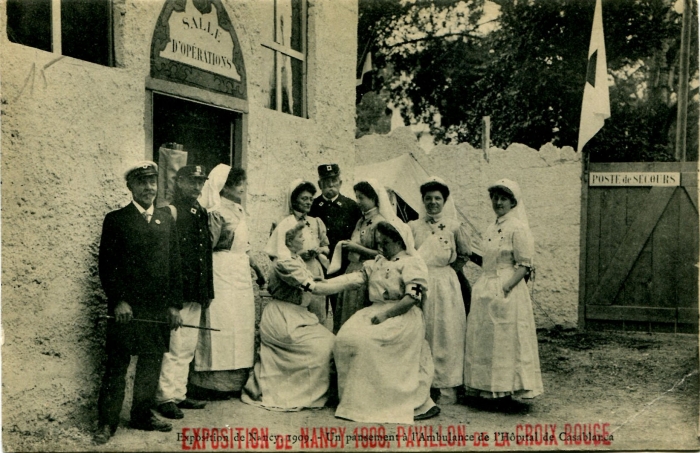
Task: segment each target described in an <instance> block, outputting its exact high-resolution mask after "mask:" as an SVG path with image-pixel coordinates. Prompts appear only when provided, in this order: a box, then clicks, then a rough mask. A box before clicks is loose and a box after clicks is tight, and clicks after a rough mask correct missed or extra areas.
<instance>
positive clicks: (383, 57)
mask: <svg viewBox="0 0 700 453" xmlns="http://www.w3.org/2000/svg"><path fill="white" fill-rule="evenodd" d="M379 3H381V5H382V6H381V7H380V5H379ZM497 3H498V5H499V6H500V15H499V16H498V19H497V22H496V23H495V24H494V25H496V27H495V28H494V29H492V30H490V31H489V30H485V29H484V28H483V26H481V27H480V24H482V23H483V11H484V3H483V0H466V1H448V0H442V1H432V2H430V1H416V2H413V3H401V2H398V1H393V0H390V1H386V2H384V1H383V2H376V1H371V0H361V1H360V11H361V18H360V22H361V28H360V30H361V33H360V40H361V41H360V45H361V46H362V45H363V44H364V43H363V41H362V39H364V38H365V37H366V36H368V35H369V36H371V37H372V38H373V41H372V42H373V43H374V44H372V46H371V47H369V48H368V50H372V51H374V53H373V57H374V59H375V64H376V65H377V66H378V67H379V68H381V69H382V70H381V71H379V72H377V73H376V75H375V77H376V79H377V82H378V83H379V84H380V85H381V87H382V89H383V90H385V91H384V92H385V93H386V94H387V97H388V98H389V99H390V100H391V101H392V102H393V103H394V104H395V105H397V106H400V107H401V109H402V115H403V116H404V119H405V120H406V121H408V122H411V123H417V122H424V123H427V124H429V125H430V127H431V132H432V134H433V135H434V136H435V138H436V141H438V142H444V143H452V142H464V141H466V142H470V143H473V144H474V143H479V142H480V140H481V119H482V117H483V116H486V115H489V116H491V124H492V135H491V138H492V142H493V143H494V144H495V145H497V146H507V145H508V144H510V143H513V142H519V143H524V144H527V145H529V146H531V147H533V148H539V147H540V146H541V145H543V144H545V143H548V142H553V143H554V144H555V145H557V146H565V145H570V146H574V147H575V146H576V142H577V139H578V123H579V117H580V108H581V100H582V95H583V86H584V82H585V73H586V65H587V52H588V45H589V40H590V33H591V23H592V18H593V10H594V5H595V2H594V1H592V0H497ZM673 3H674V2H673V0H603V22H604V30H605V40H606V52H607V64H608V73H609V77H610V78H611V79H612V81H613V82H614V83H613V84H612V85H611V87H610V100H611V111H612V116H611V118H610V119H609V120H607V121H606V125H605V127H604V128H603V130H602V131H601V132H600V133H599V134H598V135H597V136H596V137H595V138H594V139H593V140H592V141H591V142H589V144H588V145H587V146H586V149H587V150H588V151H589V152H590V153H591V159H592V160H598V161H605V160H608V161H610V160H613V161H614V160H617V161H621V160H670V159H671V158H672V156H673V137H674V134H675V132H674V131H675V117H676V97H675V91H676V89H677V86H678V64H679V58H678V53H679V47H680V34H681V33H680V31H681V15H680V14H678V13H677V12H676V11H674V9H673ZM691 3H693V5H695V2H691ZM694 7H695V8H697V6H694ZM366 11H369V13H367V15H366V14H365V12H366ZM382 12H388V13H387V14H382ZM695 14H697V12H695ZM695 17H697V16H695ZM363 21H364V25H362V24H363ZM691 22H692V23H693V24H694V30H693V33H692V36H693V37H694V38H693V39H691V42H693V43H697V20H693V21H691ZM362 27H364V28H362ZM362 30H367V31H366V32H365V33H364V35H363V33H362ZM367 42H370V40H368V41H367ZM692 48H693V52H692V54H691V66H690V67H691V77H692V78H694V79H696V78H697V61H698V60H697V58H698V57H697V48H696V46H692ZM696 93H697V90H696V91H695V93H693V94H696ZM696 110H697V104H691V114H690V115H689V124H691V125H692V127H691V131H690V133H689V142H688V149H689V150H695V156H697V154H696V153H697V151H696V150H697V114H696ZM693 118H695V121H694V123H693ZM691 157H692V156H691Z"/></svg>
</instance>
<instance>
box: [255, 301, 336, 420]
mask: <svg viewBox="0 0 700 453" xmlns="http://www.w3.org/2000/svg"><path fill="white" fill-rule="evenodd" d="M334 340H335V336H334V335H333V334H332V333H331V332H330V331H329V330H328V329H326V328H325V327H323V326H322V325H321V324H320V323H319V321H318V318H317V317H316V315H314V314H313V313H311V312H309V311H308V310H307V309H306V308H304V307H301V306H299V305H294V304H290V303H287V302H282V301H278V300H273V301H271V302H270V303H269V304H268V305H267V306H266V307H265V310H263V314H262V319H261V320H260V343H261V344H260V361H259V362H257V363H256V364H255V367H254V368H253V373H251V376H250V378H249V379H248V382H247V383H246V385H245V387H244V389H243V395H242V396H241V400H242V401H243V402H244V403H247V404H252V405H255V406H261V407H264V408H266V409H271V410H280V411H297V410H301V409H304V408H313V407H323V406H324V405H325V404H326V398H327V393H328V385H329V375H330V362H331V352H332V350H333V343H334Z"/></svg>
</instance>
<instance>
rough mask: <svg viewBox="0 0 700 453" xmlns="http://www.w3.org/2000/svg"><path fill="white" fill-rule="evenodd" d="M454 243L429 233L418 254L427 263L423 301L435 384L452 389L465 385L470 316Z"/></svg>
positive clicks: (426, 336) (436, 386)
mask: <svg viewBox="0 0 700 453" xmlns="http://www.w3.org/2000/svg"><path fill="white" fill-rule="evenodd" d="M453 247H454V245H451V244H448V243H446V241H445V240H444V239H443V238H442V237H441V236H439V235H430V236H428V237H427V238H426V240H425V241H424V242H423V243H422V244H421V246H420V248H419V249H418V254H419V255H420V256H421V258H423V261H424V262H425V264H426V265H427V266H428V272H429V274H428V288H429V289H428V297H427V300H426V301H425V302H424V303H423V318H424V319H425V338H426V340H428V344H429V345H430V349H431V352H432V355H433V362H434V364H435V377H434V379H433V384H432V386H433V387H435V388H449V387H456V386H459V385H462V383H463V373H464V346H465V342H466V341H465V340H466V337H465V335H466V332H467V316H466V314H465V312H464V302H463V301H462V289H461V287H460V286H459V279H458V278H457V274H456V273H455V271H454V270H453V269H452V268H451V267H450V266H449V264H450V261H454V258H452V257H453V256H455V255H456V252H455V251H454V250H453Z"/></svg>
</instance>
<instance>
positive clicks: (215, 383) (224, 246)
mask: <svg viewBox="0 0 700 453" xmlns="http://www.w3.org/2000/svg"><path fill="white" fill-rule="evenodd" d="M210 229H211V231H212V238H213V241H212V242H213V243H214V244H216V245H215V246H214V296H215V298H214V300H213V301H212V303H211V305H210V307H209V309H208V310H206V311H205V312H204V314H203V318H204V325H205V326H206V327H211V328H215V329H220V330H221V331H220V332H214V331H208V330H201V331H200V336H199V343H198V345H197V352H196V354H195V366H194V369H195V372H194V373H191V374H190V382H191V383H192V384H194V385H197V386H199V387H203V388H207V389H212V390H219V391H237V390H240V389H241V387H242V385H243V384H244V383H245V378H246V377H247V369H248V368H251V367H252V366H253V360H254V348H255V301H254V296H253V284H252V278H251V273H250V259H249V257H248V253H247V252H248V250H249V249H250V245H249V242H248V226H247V223H246V215H245V211H244V210H243V207H242V206H241V205H240V204H238V203H235V202H233V201H230V200H228V199H225V198H222V199H221V205H220V208H219V209H218V211H215V212H213V213H212V214H211V216H210ZM233 370H241V371H246V373H243V372H241V371H238V372H233Z"/></svg>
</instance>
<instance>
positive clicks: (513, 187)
mask: <svg viewBox="0 0 700 453" xmlns="http://www.w3.org/2000/svg"><path fill="white" fill-rule="evenodd" d="M494 187H504V188H506V189H508V190H509V191H510V192H511V193H512V194H513V197H514V198H515V201H516V202H517V204H516V205H515V207H514V208H513V209H511V216H513V217H515V218H516V219H518V220H520V221H521V222H522V223H523V224H524V225H525V226H526V227H527V229H528V230H529V229H530V222H528V218H527V211H526V210H525V201H524V200H523V193H522V191H521V190H520V186H519V185H518V183H517V182H515V181H511V180H510V179H499V180H498V181H496V182H495V183H493V184H491V185H490V186H489V189H491V188H494Z"/></svg>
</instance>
